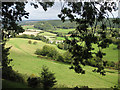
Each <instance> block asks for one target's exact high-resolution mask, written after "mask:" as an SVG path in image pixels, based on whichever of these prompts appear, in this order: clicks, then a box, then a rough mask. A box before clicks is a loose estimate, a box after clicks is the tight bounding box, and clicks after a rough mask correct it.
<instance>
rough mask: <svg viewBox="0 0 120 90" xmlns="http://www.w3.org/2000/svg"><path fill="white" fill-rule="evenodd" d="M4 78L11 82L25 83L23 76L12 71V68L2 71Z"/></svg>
mask: <svg viewBox="0 0 120 90" xmlns="http://www.w3.org/2000/svg"><path fill="white" fill-rule="evenodd" d="M2 78H4V79H7V80H11V81H16V82H21V83H25V80H24V77H23V75H22V74H20V73H18V72H16V71H14V70H12V68H11V67H8V68H3V69H2Z"/></svg>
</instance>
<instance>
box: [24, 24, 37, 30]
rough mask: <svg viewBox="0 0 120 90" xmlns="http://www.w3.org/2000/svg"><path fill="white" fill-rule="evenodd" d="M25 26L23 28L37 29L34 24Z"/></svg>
mask: <svg viewBox="0 0 120 90" xmlns="http://www.w3.org/2000/svg"><path fill="white" fill-rule="evenodd" d="M22 27H23V29H25V30H26V29H36V28H34V26H33V25H24V26H22Z"/></svg>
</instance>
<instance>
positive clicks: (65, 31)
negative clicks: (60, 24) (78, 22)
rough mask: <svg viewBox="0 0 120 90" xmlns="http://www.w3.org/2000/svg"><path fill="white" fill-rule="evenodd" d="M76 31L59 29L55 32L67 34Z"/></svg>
mask: <svg viewBox="0 0 120 90" xmlns="http://www.w3.org/2000/svg"><path fill="white" fill-rule="evenodd" d="M74 30H75V29H57V30H54V32H59V33H64V34H67V33H68V32H70V31H74Z"/></svg>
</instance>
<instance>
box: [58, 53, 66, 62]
mask: <svg viewBox="0 0 120 90" xmlns="http://www.w3.org/2000/svg"><path fill="white" fill-rule="evenodd" d="M57 61H60V62H64V58H63V56H62V55H60V54H59V55H58V57H57Z"/></svg>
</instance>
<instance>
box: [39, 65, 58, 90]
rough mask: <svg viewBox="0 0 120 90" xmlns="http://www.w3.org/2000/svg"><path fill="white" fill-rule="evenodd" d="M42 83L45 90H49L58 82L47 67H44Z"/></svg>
mask: <svg viewBox="0 0 120 90" xmlns="http://www.w3.org/2000/svg"><path fill="white" fill-rule="evenodd" d="M41 82H42V84H43V88H44V89H45V90H48V89H49V88H50V87H53V86H54V85H55V83H56V82H57V81H56V78H55V76H54V73H52V72H50V71H49V70H48V68H47V67H46V66H43V67H42V71H41Z"/></svg>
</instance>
